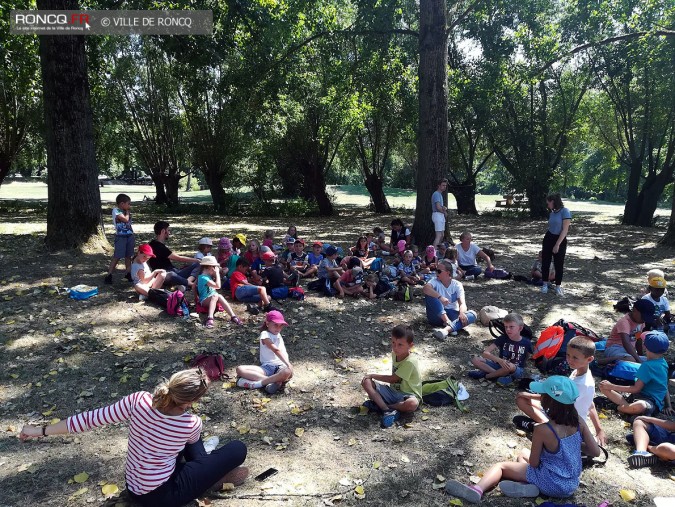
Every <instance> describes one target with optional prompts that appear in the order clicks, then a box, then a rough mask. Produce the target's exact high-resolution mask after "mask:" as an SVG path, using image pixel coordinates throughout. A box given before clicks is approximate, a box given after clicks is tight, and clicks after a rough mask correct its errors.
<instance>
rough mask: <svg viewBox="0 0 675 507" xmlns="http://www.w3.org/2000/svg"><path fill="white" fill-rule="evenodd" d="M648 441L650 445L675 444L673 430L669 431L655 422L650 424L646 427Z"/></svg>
mask: <svg viewBox="0 0 675 507" xmlns="http://www.w3.org/2000/svg"><path fill="white" fill-rule="evenodd" d="M647 434H648V435H649V443H650V444H652V445H659V444H675V432H670V431H668V430H667V429H665V428H662V427H661V426H657V425H656V424H650V425H649V428H648V429H647Z"/></svg>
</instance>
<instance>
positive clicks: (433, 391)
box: [422, 377, 469, 412]
mask: <svg viewBox="0 0 675 507" xmlns="http://www.w3.org/2000/svg"><path fill="white" fill-rule="evenodd" d="M468 397H469V393H468V392H467V390H466V388H465V387H464V385H463V384H461V383H459V382H457V380H455V378H454V377H448V378H447V379H445V380H440V381H439V380H430V381H427V382H423V383H422V401H423V402H424V403H426V404H427V405H431V406H432V407H445V406H447V405H455V406H456V407H457V408H458V409H459V410H460V411H462V412H468V411H469V409H468V408H466V407H465V406H464V404H463V403H462V401H464V400H466V399H467V398H468Z"/></svg>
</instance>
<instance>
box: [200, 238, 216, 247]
mask: <svg viewBox="0 0 675 507" xmlns="http://www.w3.org/2000/svg"><path fill="white" fill-rule="evenodd" d="M199 244H200V245H209V246H213V241H211V238H202V239H200V240H199Z"/></svg>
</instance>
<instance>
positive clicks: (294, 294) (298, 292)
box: [288, 287, 305, 301]
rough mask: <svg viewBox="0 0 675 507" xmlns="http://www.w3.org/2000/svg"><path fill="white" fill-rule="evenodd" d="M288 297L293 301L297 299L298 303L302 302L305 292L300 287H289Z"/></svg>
mask: <svg viewBox="0 0 675 507" xmlns="http://www.w3.org/2000/svg"><path fill="white" fill-rule="evenodd" d="M288 295H289V296H290V297H291V298H293V299H297V300H298V301H304V299H305V290H304V289H303V288H302V287H291V288H290V289H289V290H288Z"/></svg>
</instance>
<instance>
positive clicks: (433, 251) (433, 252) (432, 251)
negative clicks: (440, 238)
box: [427, 245, 436, 257]
mask: <svg viewBox="0 0 675 507" xmlns="http://www.w3.org/2000/svg"><path fill="white" fill-rule="evenodd" d="M427 255H430V256H431V257H436V248H434V245H429V246H428V247H427Z"/></svg>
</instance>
